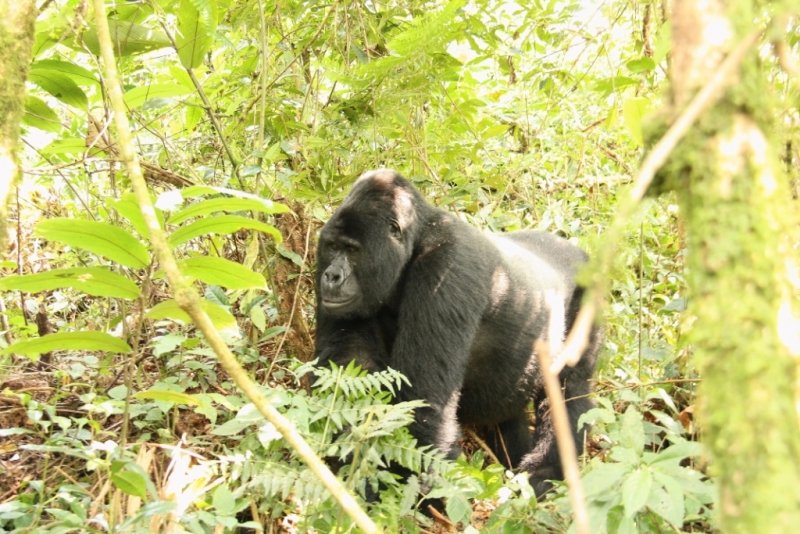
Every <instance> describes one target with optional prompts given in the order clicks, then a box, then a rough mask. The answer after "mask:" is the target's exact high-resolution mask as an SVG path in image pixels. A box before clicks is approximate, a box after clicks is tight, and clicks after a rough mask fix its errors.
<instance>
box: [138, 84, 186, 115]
mask: <svg viewBox="0 0 800 534" xmlns="http://www.w3.org/2000/svg"><path fill="white" fill-rule="evenodd" d="M191 92H192V91H191V90H190V89H188V88H186V87H184V86H182V85H180V84H177V83H154V84H152V85H143V86H141V87H134V88H133V89H131V90H130V91H128V92H127V93H125V95H123V97H122V98H123V99H124V100H125V104H127V106H128V107H129V108H130V109H135V108H139V107H142V106H143V105H144V104H145V102H147V101H148V100H153V99H154V98H175V97H179V96H186V95H188V94H189V93H191Z"/></svg>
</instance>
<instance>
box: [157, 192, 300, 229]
mask: <svg viewBox="0 0 800 534" xmlns="http://www.w3.org/2000/svg"><path fill="white" fill-rule="evenodd" d="M218 211H260V212H262V213H288V212H289V208H288V207H286V206H285V205H283V204H279V203H277V202H273V201H271V200H269V199H266V198H263V199H262V198H258V199H256V198H212V199H210V200H204V201H202V202H198V203H196V204H192V205H191V206H189V207H187V208H184V209H182V210H181V211H179V212H177V213H176V214H175V215H173V216H172V217H170V218H169V220H168V221H167V222H168V223H169V224H180V223H182V222H184V221H186V220H188V219H191V218H192V217H202V216H204V215H208V214H209V213H216V212H218Z"/></svg>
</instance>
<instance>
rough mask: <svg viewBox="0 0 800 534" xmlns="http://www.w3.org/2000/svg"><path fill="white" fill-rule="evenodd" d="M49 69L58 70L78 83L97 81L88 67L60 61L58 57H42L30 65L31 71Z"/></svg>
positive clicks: (89, 84)
mask: <svg viewBox="0 0 800 534" xmlns="http://www.w3.org/2000/svg"><path fill="white" fill-rule="evenodd" d="M37 70H41V71H50V72H59V73H61V74H64V75H66V76H69V77H70V79H72V81H74V82H75V83H76V84H78V85H84V86H86V85H88V86H91V85H94V84H96V83H97V79H96V78H95V76H94V75H93V74H92V72H91V71H90V70H88V69H85V68H83V67H81V66H79V65H76V64H75V63H72V62H71V61H61V60H58V59H42V60H40V61H36V62H35V63H33V64H32V65H31V71H37Z"/></svg>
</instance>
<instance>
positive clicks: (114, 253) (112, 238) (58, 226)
mask: <svg viewBox="0 0 800 534" xmlns="http://www.w3.org/2000/svg"><path fill="white" fill-rule="evenodd" d="M36 235H38V236H39V237H44V238H46V239H50V240H53V241H59V242H61V243H65V244H67V245H69V246H71V247H75V248H81V249H85V250H88V251H90V252H93V253H95V254H98V255H100V256H104V257H106V258H108V259H109V260H111V261H113V262H116V263H119V264H121V265H124V266H126V267H131V268H132V269H142V268H144V267H147V266H148V265H149V264H150V254H149V253H148V252H147V249H146V248H145V247H144V245H142V244H141V243H140V242H139V241H138V240H137V239H136V238H135V237H133V236H132V235H131V234H129V233H128V232H126V231H125V230H123V229H122V228H120V227H118V226H112V225H110V224H107V223H103V222H96V221H82V220H77V219H49V220H46V221H42V222H40V223H39V224H37V225H36Z"/></svg>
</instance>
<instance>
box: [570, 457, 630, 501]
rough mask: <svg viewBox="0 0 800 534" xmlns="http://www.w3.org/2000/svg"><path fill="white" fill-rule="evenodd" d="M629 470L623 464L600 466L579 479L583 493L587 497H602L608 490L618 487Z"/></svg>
mask: <svg viewBox="0 0 800 534" xmlns="http://www.w3.org/2000/svg"><path fill="white" fill-rule="evenodd" d="M629 472H630V468H629V467H628V466H627V465H624V464H616V463H604V464H600V465H598V466H597V467H595V468H594V469H592V470H591V471H589V472H588V473H587V474H585V475H583V477H581V484H583V488H584V491H585V492H586V495H587V496H590V497H591V496H595V495H602V494H603V493H605V492H606V491H607V490H608V489H609V488H612V487H615V486H619V485H620V483H621V481H622V479H623V477H625V476H627V474H628V473H629Z"/></svg>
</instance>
